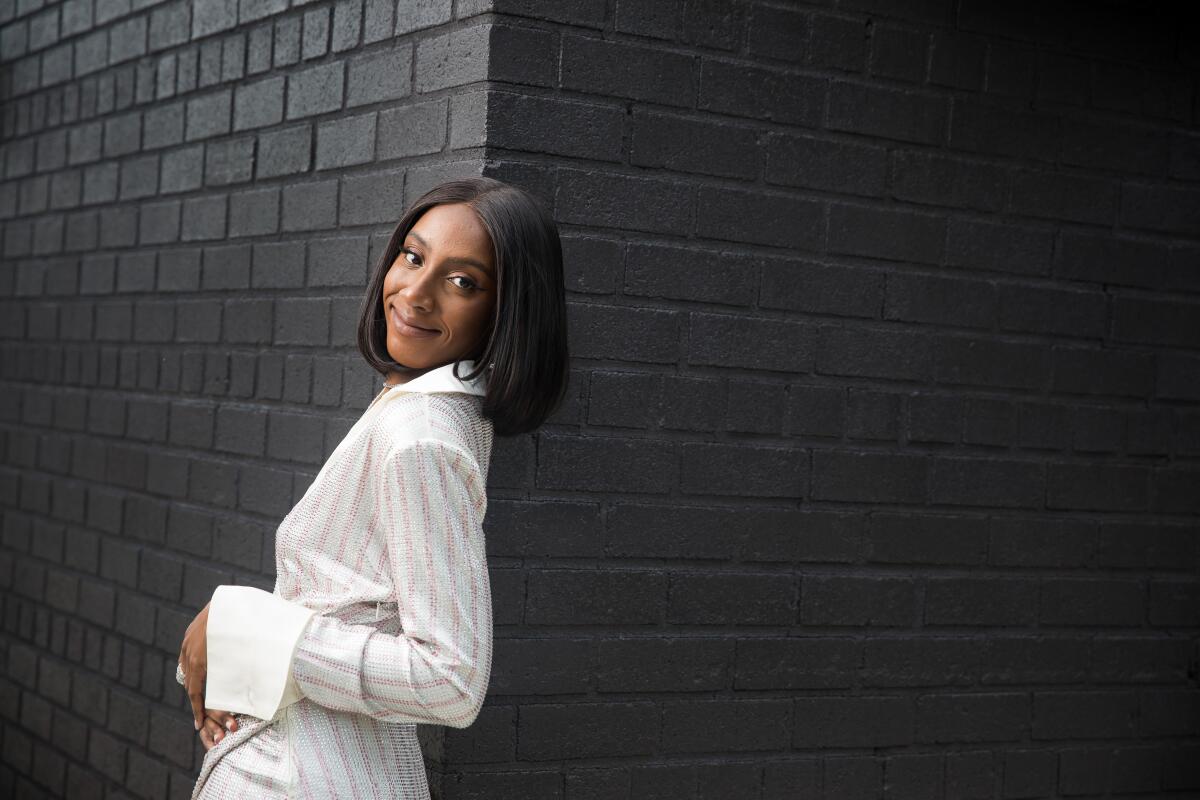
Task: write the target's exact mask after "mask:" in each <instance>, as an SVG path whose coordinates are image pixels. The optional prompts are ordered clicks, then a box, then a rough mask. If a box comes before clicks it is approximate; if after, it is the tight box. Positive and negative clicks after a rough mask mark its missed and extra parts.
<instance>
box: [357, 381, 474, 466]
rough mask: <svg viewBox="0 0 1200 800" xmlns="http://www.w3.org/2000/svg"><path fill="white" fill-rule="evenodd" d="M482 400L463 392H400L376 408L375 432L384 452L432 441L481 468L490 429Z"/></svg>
mask: <svg viewBox="0 0 1200 800" xmlns="http://www.w3.org/2000/svg"><path fill="white" fill-rule="evenodd" d="M482 400H483V398H482V397H479V396H478V395H471V394H466V393H463V392H404V393H400V394H398V395H397V396H396V397H392V398H387V402H386V404H385V405H384V407H383V408H381V409H380V412H379V417H378V424H377V425H376V426H375V427H376V429H377V431H376V432H377V434H378V435H380V436H382V437H384V439H385V445H386V447H387V449H388V451H392V450H395V449H397V448H401V447H406V446H412V445H414V444H415V443H417V442H422V441H424V442H428V441H430V440H433V441H438V442H443V443H445V444H447V445H450V446H452V447H455V448H457V449H459V450H465V451H466V452H468V453H470V454H471V455H472V456H473V457H474V458H475V459H476V460H477V461H478V462H479V463H480V464H481V465H483V464H486V463H487V460H488V456H489V455H490V453H491V447H492V441H493V429H492V423H491V421H490V420H488V419H487V418H486V417H484V415H483V412H482Z"/></svg>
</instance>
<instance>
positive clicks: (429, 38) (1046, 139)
mask: <svg viewBox="0 0 1200 800" xmlns="http://www.w3.org/2000/svg"><path fill="white" fill-rule="evenodd" d="M1143 5H1144V4H1139V3H1131V2H1115V1H1113V0H1109V1H1108V2H1098V3H1097V2H1093V3H1084V2H1070V1H1069V0H1046V2H1040V3H1019V2H1013V3H989V2H982V0H924V1H923V2H918V1H917V0H911V1H906V2H871V1H870V0H836V1H833V0H831V2H826V3H819V2H814V3H799V2H784V1H783V0H780V1H779V2H773V1H771V0H762V2H735V1H734V0H727V1H726V2H691V1H690V0H662V1H661V2H658V1H657V0H656V1H655V2H648V1H642V2H630V1H629V0H571V1H570V2H548V1H547V0H542V1H541V2H539V1H538V0H523V1H522V0H457V1H456V2H450V0H445V1H444V2H422V3H408V2H401V3H399V7H400V12H401V13H399V14H397V13H396V8H397V4H396V3H395V2H392V1H391V0H337V1H336V2H327V1H326V2H308V3H299V2H293V3H292V4H291V7H289V4H288V3H287V2H285V0H277V2H269V1H264V2H251V0H240V2H235V1H234V0H205V1H204V2H200V1H199V0H196V2H190V3H189V2H181V1H180V0H176V1H175V2H166V3H153V2H145V1H144V0H141V1H139V0H67V2H62V3H42V2H39V0H0V91H2V92H3V97H4V104H3V118H2V133H3V141H2V143H0V178H2V180H0V248H2V249H0V253H2V256H3V270H0V357H2V359H3V360H2V365H0V448H2V452H3V461H2V463H0V514H2V521H3V536H2V541H0V590H2V594H0V603H2V605H0V612H2V626H0V659H2V661H3V667H4V668H3V669H2V670H0V795H4V796H15V797H62V796H67V797H79V798H101V797H104V798H130V797H136V798H158V797H173V798H176V797H187V796H188V794H189V791H190V789H191V785H192V782H193V781H194V777H195V774H196V771H197V769H198V766H199V760H200V758H201V756H202V755H203V749H202V747H201V746H200V745H199V742H198V740H197V738H196V736H195V734H194V732H193V731H192V729H191V727H190V725H189V723H188V716H189V715H188V713H187V709H186V704H185V703H184V698H183V697H182V696H181V692H180V691H179V688H178V687H177V686H176V685H175V683H174V681H173V673H174V659H175V656H176V655H177V652H178V647H179V641H180V638H181V637H182V633H183V630H184V628H185V627H186V625H187V624H188V622H189V621H190V620H191V618H192V616H193V615H194V613H195V612H196V611H197V610H198V609H199V608H200V606H202V605H203V604H204V603H205V602H206V601H207V600H208V598H209V596H210V595H211V592H212V589H213V587H214V586H215V585H217V584H221V583H229V582H234V581H236V582H242V583H250V584H253V585H257V586H260V587H262V588H267V589H269V588H271V586H272V585H273V581H274V575H273V568H274V564H273V552H274V541H273V532H274V528H275V526H276V525H277V524H278V522H279V520H280V519H281V518H282V516H283V515H284V514H286V512H287V511H288V510H289V509H290V507H291V505H292V503H293V502H295V500H297V499H299V497H300V495H301V494H302V493H303V490H304V489H305V488H306V487H307V485H308V483H309V482H310V481H311V479H312V477H313V476H314V475H315V474H316V471H317V470H318V469H319V468H320V465H321V464H322V462H323V460H324V458H325V456H326V455H327V454H328V453H329V452H330V451H331V450H332V449H333V447H334V446H335V445H336V444H337V442H338V441H339V440H340V437H341V435H342V434H343V433H344V432H345V431H346V429H347V428H348V427H349V425H350V424H351V423H352V422H353V420H354V419H355V417H356V416H357V414H358V413H360V412H361V410H362V408H363V407H365V405H366V403H367V402H368V401H369V399H370V397H371V396H372V395H373V393H374V381H373V375H372V373H371V372H370V370H369V369H368V368H366V366H365V364H363V363H361V359H360V358H359V356H358V355H357V353H356V352H355V351H354V347H353V326H354V314H355V311H356V308H357V303H358V301H359V297H360V293H361V290H362V287H363V285H364V281H365V278H366V274H367V269H368V267H369V265H370V263H371V262H372V260H373V259H374V258H375V257H376V256H377V255H378V252H379V250H380V249H381V248H382V246H383V244H384V243H385V241H386V236H387V234H388V233H389V232H390V230H391V226H392V225H393V224H394V221H395V219H396V218H397V217H398V215H399V213H400V211H401V210H402V209H403V208H404V206H405V205H406V203H407V202H409V201H411V200H412V199H413V198H415V197H416V196H417V195H419V194H420V193H421V192H423V191H424V189H425V188H427V187H428V186H430V185H432V184H434V183H436V182H439V181H441V180H443V179H445V178H449V177H454V176H458V175H463V174H480V173H483V174H488V175H492V176H495V177H499V178H501V179H504V180H509V181H512V182H515V183H518V184H520V185H523V186H525V187H527V188H529V189H531V190H532V191H534V192H536V193H537V194H539V195H540V196H542V197H543V198H545V199H546V200H547V202H548V204H549V205H550V206H551V208H552V209H553V212H554V215H555V217H556V219H558V220H559V222H560V223H561V226H562V231H563V237H564V245H565V254H566V268H567V281H568V288H569V290H570V297H569V301H570V315H571V334H572V340H571V348H572V355H573V365H572V366H573V373H572V392H571V394H570V397H569V400H568V402H567V403H566V404H565V405H564V407H563V408H562V409H561V410H560V412H559V413H558V414H557V415H556V416H555V417H554V418H553V419H552V420H551V422H550V423H549V424H548V425H547V426H546V427H545V428H544V429H543V430H541V431H540V432H538V433H537V434H535V435H531V436H527V437H520V438H517V439H507V440H506V439H501V440H498V442H497V448H496V453H495V458H494V462H493V467H492V472H491V475H490V476H489V484H490V493H491V503H490V508H489V512H490V513H489V515H488V521H487V531H488V551H489V553H490V555H491V558H492V563H491V566H492V582H493V598H494V609H495V615H496V620H495V621H496V625H497V637H498V638H497V642H496V652H495V660H494V664H493V678H492V685H491V690H490V696H489V700H488V702H487V704H486V705H485V707H484V709H483V712H482V713H481V715H480V717H479V719H478V720H477V722H476V723H475V725H473V726H472V727H471V728H469V729H466V730H462V731H451V732H449V733H446V734H445V735H442V734H443V732H442V731H438V730H433V729H430V730H426V731H423V734H425V735H426V744H427V750H426V755H427V759H428V764H429V767H430V775H431V782H432V784H433V788H434V789H435V792H436V793H437V794H438V795H439V796H442V797H446V798H563V799H564V800H600V798H639V799H640V798H668V797H669V798H683V797H687V798H691V797H695V798H705V799H708V800H711V799H712V798H758V799H759V800H783V799H784V798H797V797H803V798H810V797H811V798H817V797H823V798H830V799H831V800H841V799H842V798H887V800H902V799H903V798H921V799H922V800H927V799H928V798H941V799H943V800H956V799H957V798H980V799H982V798H996V799H999V798H1042V797H1055V798H1059V797H1061V798H1092V797H1110V796H1117V795H1120V796H1123V797H1124V796H1137V795H1142V796H1156V797H1180V798H1182V797H1191V796H1195V795H1196V794H1197V793H1198V792H1200V768H1198V767H1197V765H1198V764H1200V691H1198V688H1197V680H1198V677H1197V673H1198V669H1200V665H1198V662H1200V591H1198V587H1200V581H1198V580H1197V576H1198V571H1200V547H1198V545H1197V538H1198V536H1200V525H1198V519H1197V515H1198V514H1200V468H1198V467H1197V458H1198V457H1200V354H1198V353H1197V350H1198V349H1200V322H1198V320H1200V313H1198V312H1200V299H1198V298H1197V294H1198V293H1200V133H1197V123H1198V121H1200V107H1198V106H1197V92H1198V91H1200V83H1198V79H1200V58H1198V53H1197V51H1196V49H1195V46H1194V41H1195V31H1196V26H1195V19H1194V17H1193V15H1191V14H1190V13H1189V9H1188V8H1187V6H1186V5H1185V4H1155V6H1154V8H1153V9H1152V10H1147V9H1146V8H1143Z"/></svg>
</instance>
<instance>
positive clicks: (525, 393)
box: [358, 177, 569, 436]
mask: <svg viewBox="0 0 1200 800" xmlns="http://www.w3.org/2000/svg"><path fill="white" fill-rule="evenodd" d="M448 203H463V204H465V205H467V206H469V207H470V208H471V209H472V210H474V211H475V214H476V215H477V216H478V217H479V221H480V222H481V223H483V227H484V229H486V230H487V232H488V235H489V236H490V237H491V240H492V248H493V254H492V255H493V258H494V259H495V266H496V277H497V280H496V286H497V290H496V306H495V309H494V310H493V314H492V320H491V325H490V332H488V333H487V334H485V336H484V340H485V341H483V342H481V346H480V347H479V348H478V349H477V352H475V353H472V354H468V355H466V356H464V357H463V358H464V359H467V358H469V359H473V360H474V361H475V369H474V371H473V372H471V373H470V374H469V375H458V367H459V365H458V363H455V365H454V368H453V369H454V371H455V375H456V376H457V377H460V378H463V379H467V380H471V379H474V378H475V377H476V376H478V375H479V373H480V372H481V371H483V370H486V369H488V365H491V369H490V372H489V374H488V377H487V394H486V395H485V396H484V398H483V408H482V411H483V415H484V416H485V417H487V418H488V419H489V420H491V422H492V425H493V427H494V431H495V433H496V435H497V436H515V435H517V434H521V433H528V432H530V431H533V430H535V429H536V428H538V427H539V426H540V425H541V424H542V423H543V422H545V420H546V418H547V417H549V416H550V414H552V413H553V412H554V410H555V409H556V408H557V407H558V406H559V404H560V403H561V402H562V400H563V397H564V396H565V395H566V392H567V369H568V359H569V354H568V351H567V305H566V291H565V290H564V288H563V266H562V243H561V242H560V241H559V238H558V227H557V226H556V225H555V223H554V219H553V218H552V217H551V216H550V213H549V212H548V211H547V210H546V209H545V207H544V206H543V205H542V203H541V202H540V201H539V200H538V199H537V198H535V197H534V196H533V195H531V194H529V193H528V192H526V191H525V190H524V189H520V188H518V187H516V186H513V185H511V184H508V183H504V182H503V181H498V180H496V179H494V178H484V177H477V178H463V179H459V180H452V181H447V182H445V183H442V184H439V185H438V186H435V187H433V188H432V189H430V190H429V191H428V192H426V193H425V194H423V195H422V196H421V197H420V198H418V199H417V201H416V202H415V203H413V205H412V206H411V207H410V208H409V209H408V210H407V211H406V212H404V216H402V217H401V218H400V222H399V223H397V225H396V229H395V230H394V231H393V232H392V238H391V239H390V240H389V241H388V245H387V249H386V250H385V251H384V253H383V256H382V257H381V258H380V260H379V263H377V264H376V265H375V268H374V270H373V271H372V273H371V280H370V282H369V283H368V285H367V293H366V296H365V297H364V298H363V303H362V307H361V309H360V310H359V315H358V349H359V352H361V353H362V354H363V357H364V358H366V360H367V362H368V363H369V364H370V365H371V366H372V367H374V368H375V369H376V370H377V371H378V372H380V373H381V374H385V375H386V374H387V373H388V372H390V371H396V372H407V371H409V369H410V368H409V367H407V366H405V365H403V364H399V363H397V362H396V361H394V360H393V359H392V357H391V355H390V354H389V353H388V350H387V319H386V317H385V316H384V313H385V312H384V308H383V300H382V297H383V282H384V277H385V276H386V275H387V272H388V269H390V268H391V266H392V263H393V262H395V260H396V258H397V257H398V255H399V253H400V249H401V247H402V246H403V245H404V240H405V238H406V237H407V236H408V232H409V230H410V229H411V228H412V227H413V226H414V225H416V223H417V220H419V219H420V218H421V216H422V215H423V214H424V213H425V212H426V211H428V210H429V209H430V208H433V207H434V206H438V205H444V204H448Z"/></svg>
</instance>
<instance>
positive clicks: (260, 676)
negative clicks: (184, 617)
mask: <svg viewBox="0 0 1200 800" xmlns="http://www.w3.org/2000/svg"><path fill="white" fill-rule="evenodd" d="M314 613H316V612H314V611H313V610H312V609H309V608H305V607H304V606H302V605H300V604H298V603H292V602H289V601H287V600H284V599H283V598H282V597H280V596H279V595H276V594H271V593H270V592H264V591H263V590H262V589H256V588H254V587H253V586H218V587H217V589H216V591H215V592H213V596H212V603H211V604H210V605H209V608H208V629H207V631H206V638H207V642H208V644H207V647H208V676H207V678H206V679H205V684H204V705H205V706H206V707H207V708H214V709H219V710H222V711H233V712H235V713H238V714H249V715H251V716H254V717H258V718H259V719H267V720H269V719H272V718H274V716H275V714H276V713H278V712H279V710H280V709H282V708H284V707H285V706H287V705H290V704H291V703H294V702H296V701H297V700H299V699H300V697H301V694H300V690H299V687H298V686H297V685H296V681H295V679H294V678H293V677H292V658H293V657H294V655H295V652H296V646H297V645H298V644H299V642H300V637H301V636H303V635H304V630H305V628H307V627H308V622H309V619H311V618H312V616H313V614H314Z"/></svg>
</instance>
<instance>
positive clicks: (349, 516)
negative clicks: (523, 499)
mask: <svg viewBox="0 0 1200 800" xmlns="http://www.w3.org/2000/svg"><path fill="white" fill-rule="evenodd" d="M453 366H454V365H453V364H447V365H445V366H442V367H438V368H437V369H434V370H430V371H429V372H426V373H424V374H422V375H420V376H418V377H416V378H413V379H411V380H409V381H408V382H407V383H402V384H398V385H397V386H396V387H394V388H389V389H384V390H383V391H382V392H380V394H379V396H377V397H376V398H375V400H374V401H372V403H371V405H370V406H369V407H368V408H367V409H366V411H364V412H363V414H362V416H361V417H360V418H359V420H358V421H357V422H356V423H355V424H354V426H353V427H352V428H351V429H350V431H349V432H348V433H347V434H346V436H345V438H343V440H342V442H341V443H340V444H339V445H338V447H337V448H336V449H335V450H334V452H333V454H332V455H330V457H329V459H328V460H327V461H326V462H325V465H324V466H323V467H322V468H321V471H320V472H319V473H318V475H317V477H316V478H315V479H314V481H313V483H312V485H311V486H310V487H309V489H308V491H307V492H306V493H305V495H304V497H303V498H301V500H300V501H299V502H298V503H297V504H296V506H295V507H294V508H293V509H292V510H291V512H290V513H289V514H288V515H287V517H285V518H284V520H283V522H282V523H281V524H280V525H279V528H278V530H277V532H276V540H275V568H276V574H277V578H276V584H275V591H274V593H267V592H264V591H262V590H259V589H255V588H253V587H234V586H221V587H218V588H217V590H216V592H215V593H214V595H213V602H212V604H211V606H210V608H209V619H208V630H207V642H208V678H207V680H206V684H205V703H206V705H207V706H208V707H209V708H216V709H222V710H226V711H232V712H235V713H236V714H237V720H238V726H239V727H238V730H237V731H236V732H233V733H226V734H225V738H224V739H223V740H222V741H221V742H219V743H218V744H217V745H216V746H215V747H213V748H212V749H211V750H209V751H208V752H207V753H206V754H205V758H204V763H203V765H202V766H201V768H200V774H199V776H198V778H197V781H196V786H195V789H194V791H193V794H192V798H193V800H202V799H209V798H254V799H255V800H274V799H275V798H335V797H336V798H386V799H388V800H391V799H392V798H395V799H396V800H400V798H403V799H404V800H426V798H428V797H429V786H428V782H427V780H426V776H425V767H424V763H423V760H422V757H421V749H420V746H419V744H418V741H417V734H416V723H418V722H419V723H425V724H435V725H447V726H451V727H456V728H464V727H466V726H468V725H470V724H471V723H472V722H473V721H474V719H475V717H476V715H477V714H478V713H479V708H480V706H481V705H482V703H483V699H484V695H485V694H486V691H487V685H488V679H489V676H490V672H491V656H492V607H491V591H490V584H489V580H488V570H487V558H486V554H485V549H484V537H483V518H484V514H485V512H486V510H487V495H486V476H487V472H488V464H489V461H490V458H491V449H492V435H493V428H492V424H491V422H490V421H489V420H487V419H486V418H484V417H483V415H482V413H481V410H480V409H481V404H482V397H481V396H482V395H483V394H484V391H485V377H486V373H485V374H484V375H481V376H480V377H479V378H478V379H476V380H474V381H471V382H464V381H462V380H460V379H458V378H455V377H454V375H453V374H452V373H451V370H452V369H453ZM473 368H474V364H473V363H472V362H471V361H468V360H464V361H462V362H461V363H460V366H459V372H460V373H461V374H466V373H467V372H468V371H469V370H471V369H473ZM177 677H179V676H177Z"/></svg>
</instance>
